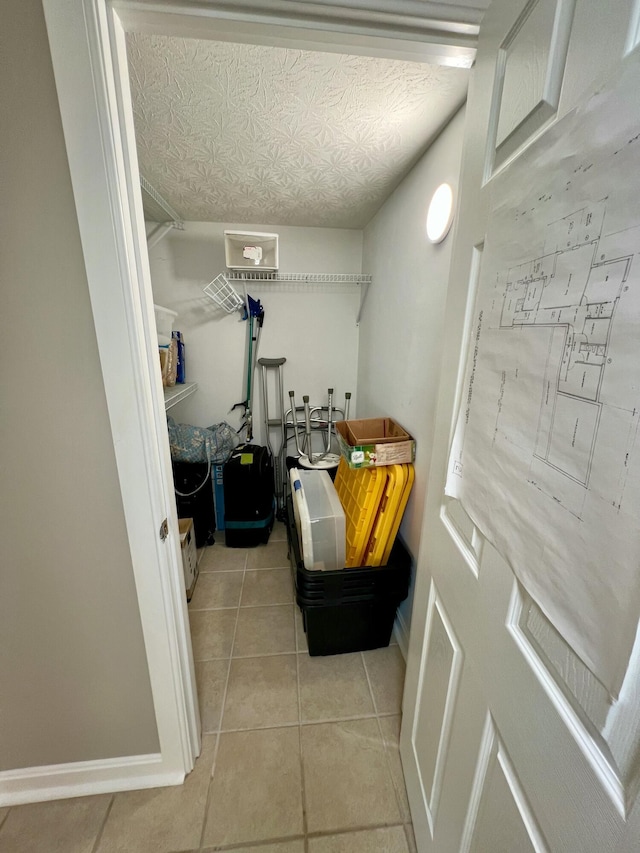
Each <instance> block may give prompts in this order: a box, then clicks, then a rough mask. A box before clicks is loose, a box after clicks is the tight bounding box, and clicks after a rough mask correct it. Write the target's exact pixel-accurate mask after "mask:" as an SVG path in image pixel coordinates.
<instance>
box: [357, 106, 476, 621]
mask: <svg viewBox="0 0 640 853" xmlns="http://www.w3.org/2000/svg"><path fill="white" fill-rule="evenodd" d="M463 125H464V110H461V111H460V112H458V114H457V115H456V116H455V117H454V118H453V120H452V121H451V122H450V123H449V125H448V126H447V127H446V128H445V130H444V131H443V132H442V134H441V135H440V136H439V137H438V139H437V140H436V141H435V143H434V144H433V145H432V146H431V147H430V148H429V150H428V151H427V153H426V154H425V155H424V157H423V158H422V159H421V160H420V162H419V163H418V164H417V165H416V166H415V167H414V168H413V170H412V171H411V172H410V173H409V174H408V175H407V177H406V178H405V179H404V181H403V182H402V183H401V184H400V186H398V188H397V189H396V191H395V192H394V193H393V194H392V195H391V196H390V198H389V199H388V200H387V202H386V203H385V204H384V206H383V207H382V208H381V209H380V211H379V212H378V214H377V215H376V216H375V217H374V219H373V220H372V221H371V222H370V223H369V225H368V226H367V227H366V229H365V232H364V247H363V272H365V273H371V274H372V276H373V284H372V286H371V293H370V294H369V296H368V297H367V302H366V304H365V308H364V311H363V315H362V323H361V328H360V348H359V353H358V364H359V368H358V416H359V417H381V416H385V417H386V416H390V417H393V418H395V419H396V420H397V421H399V423H400V424H402V426H404V427H405V428H406V429H408V430H409V432H410V433H411V434H412V435H413V436H414V438H415V439H416V466H415V467H416V479H415V484H414V487H413V492H412V495H411V497H410V499H409V504H408V506H407V510H406V512H405V515H404V519H403V522H402V526H401V528H400V534H401V536H402V538H403V539H404V541H405V543H406V545H407V547H408V548H409V550H410V551H411V553H412V554H413V555H414V556H417V554H418V546H419V543H420V528H421V521H422V513H423V509H424V502H425V490H426V485H427V479H428V474H429V465H430V463H431V447H432V442H433V435H434V427H435V423H434V417H435V406H436V402H437V389H438V377H439V371H440V352H441V346H442V322H443V317H444V306H445V297H446V288H447V280H448V275H449V263H450V259H451V248H452V243H453V241H452V239H451V235H450V236H449V237H448V238H447V239H445V240H444V241H443V242H442V243H440V244H439V245H432V244H430V243H429V242H428V240H427V238H426V232H425V222H426V217H427V209H428V206H429V201H430V199H431V196H432V195H433V192H434V190H435V189H436V188H437V187H438V186H439V185H440V184H441V183H442V182H443V181H448V182H449V183H450V184H451V185H452V186H453V187H454V189H455V188H457V185H458V175H459V170H460V160H461V154H462V135H463ZM411 601H412V593H410V595H409V599H408V600H407V601H406V602H405V603H404V604H403V605H402V607H401V611H400V612H401V615H402V618H403V619H404V621H405V623H406V624H407V626H408V625H409V622H410V614H411Z"/></svg>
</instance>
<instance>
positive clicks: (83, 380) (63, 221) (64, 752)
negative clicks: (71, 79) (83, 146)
mask: <svg viewBox="0 0 640 853" xmlns="http://www.w3.org/2000/svg"><path fill="white" fill-rule="evenodd" d="M0 41H1V44H0V58H1V63H2V65H1V68H2V71H1V77H0V79H2V99H1V104H2V107H1V113H2V114H1V115H0V128H2V131H1V134H0V136H1V139H2V156H1V158H0V163H1V166H0V169H1V174H0V186H1V187H2V205H1V206H0V245H1V246H2V249H1V252H0V283H1V284H0V286H1V288H2V293H1V301H0V311H1V316H2V332H3V337H4V345H3V347H2V359H1V370H0V406H1V408H0V478H1V479H0V509H1V511H0V542H1V545H0V649H1V654H0V770H7V769H11V768H23V767H31V766H38V765H46V764H58V763H64V762H72V761H81V760H90V759H100V758H107V757H116V756H121V755H134V754H140V753H148V752H156V751H158V736H157V730H156V724H155V716H154V710H153V702H152V696H151V689H150V684H149V675H148V668H147V662H146V655H145V650H144V644H143V638H142V630H141V625H140V616H139V612H138V607H137V602H136V593H135V588H134V581H133V571H132V565H131V557H130V554H129V547H128V542H127V536H126V530H125V524H124V516H123V509H122V500H121V497H120V492H119V487H118V481H117V474H116V467H115V458H114V451H113V445H112V441H111V434H110V429H109V422H108V418H107V409H106V403H105V396H104V390H103V386H102V378H101V373H100V365H99V361H98V352H97V346H96V338H95V332H94V326H93V320H92V315H91V309H90V305H89V295H88V290H87V280H86V275H85V270H84V265H83V259H82V253H81V248H80V240H79V235H78V226H77V219H76V215H75V208H74V203H73V197H72V193H71V185H70V179H69V171H68V165H67V159H66V153H65V148H64V140H63V136H62V128H61V124H60V115H59V110H58V103H57V98H56V92H55V87H54V80H53V73H52V68H51V61H50V58H49V48H48V42H47V38H46V32H45V26H44V18H43V13H42V8H41V5H40V2H39V1H38V0H4V3H3V5H2V24H1V27H0Z"/></svg>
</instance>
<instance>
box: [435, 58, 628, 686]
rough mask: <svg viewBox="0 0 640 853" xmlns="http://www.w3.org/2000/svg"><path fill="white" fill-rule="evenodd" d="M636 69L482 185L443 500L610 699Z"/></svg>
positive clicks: (617, 676)
mask: <svg viewBox="0 0 640 853" xmlns="http://www.w3.org/2000/svg"><path fill="white" fill-rule="evenodd" d="M638 91H640V69H639V66H638V64H637V63H636V64H634V65H633V66H632V67H627V68H626V70H625V71H624V73H623V74H622V76H621V77H620V78H619V79H617V80H616V81H615V83H614V84H612V85H608V86H607V87H606V88H603V89H602V90H601V91H600V92H599V93H597V94H596V95H594V96H593V97H592V98H591V99H590V101H589V102H588V103H587V105H586V106H585V107H584V108H582V109H580V110H579V111H577V112H575V113H571V114H569V115H568V116H567V117H565V118H564V119H562V120H561V121H560V122H558V124H557V125H556V126H555V127H554V128H553V129H552V130H551V131H549V132H548V133H547V134H546V135H545V137H544V139H543V144H536V143H534V144H533V145H532V146H531V147H530V149H529V150H528V151H527V152H525V153H524V154H523V155H522V156H521V157H520V158H519V159H518V160H517V161H516V162H515V163H514V164H513V165H512V166H509V167H507V168H506V169H505V170H504V171H503V173H502V174H500V175H498V176H497V177H496V178H495V179H494V183H495V187H494V195H493V198H495V199H499V200H500V204H499V205H495V206H494V209H493V210H492V214H491V216H490V222H489V227H488V231H487V237H486V241H485V250H484V257H483V259H482V269H481V274H480V279H479V284H478V296H477V301H476V308H475V316H474V325H473V328H472V332H471V336H470V337H471V344H470V353H469V358H468V365H467V373H466V380H465V386H464V390H463V395H462V397H463V399H462V403H461V408H460V412H459V415H458V420H457V427H456V431H455V437H454V441H453V446H452V451H451V458H450V461H449V471H448V478H447V484H446V493H447V494H448V495H450V496H452V497H455V498H458V499H459V500H460V501H461V502H462V504H463V506H464V508H465V510H466V511H467V513H468V514H469V515H470V516H471V518H472V519H473V521H474V523H475V524H476V525H477V526H478V527H479V529H480V530H481V531H482V532H483V534H484V535H485V536H487V538H488V539H489V540H490V541H491V542H492V543H493V545H494V546H495V547H496V548H497V550H498V551H499V552H500V553H501V554H502V556H503V557H505V558H506V559H507V561H508V562H509V564H510V565H511V567H512V569H513V571H514V573H515V574H516V576H517V577H518V579H519V580H520V581H521V583H522V584H523V586H524V587H525V589H526V590H527V591H528V593H529V594H530V595H531V596H532V597H533V599H534V600H535V601H536V602H537V604H538V605H539V606H540V607H541V609H542V610H543V611H544V613H545V614H546V615H547V617H548V618H549V619H550V621H551V622H552V623H553V625H554V626H555V627H556V629H557V630H558V631H559V632H560V634H561V635H562V636H563V637H564V638H565V640H567V642H568V643H569V644H570V645H571V646H572V648H573V649H574V651H575V652H576V653H577V654H578V655H579V657H580V658H581V659H582V660H583V661H584V662H585V663H586V664H587V666H588V667H589V668H590V669H591V670H592V672H593V673H594V674H595V675H596V676H597V677H598V678H599V680H600V681H601V682H602V683H603V684H604V685H605V686H606V687H607V688H608V689H609V691H610V692H611V693H612V694H613V695H617V693H618V691H619V688H620V686H621V681H622V678H623V676H624V672H625V669H626V666H627V663H628V660H629V656H630V653H631V649H632V646H633V642H634V639H635V634H636V629H637V625H638V615H639V612H640V429H639V419H640V133H639V130H640V99H639V98H638Z"/></svg>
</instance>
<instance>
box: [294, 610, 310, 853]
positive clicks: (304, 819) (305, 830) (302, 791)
mask: <svg viewBox="0 0 640 853" xmlns="http://www.w3.org/2000/svg"><path fill="white" fill-rule="evenodd" d="M293 631H294V637H295V645H296V686H297V689H298V748H299V750H300V798H301V801H302V831H303V833H304V842H303V844H304V853H309V839H308V832H309V827H308V824H307V796H306V788H305V784H304V761H303V759H302V698H301V696H300V657H299V655H298V651H297V649H298V631H297V628H296V613H295V604H294V610H293Z"/></svg>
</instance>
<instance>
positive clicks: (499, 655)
mask: <svg viewBox="0 0 640 853" xmlns="http://www.w3.org/2000/svg"><path fill="white" fill-rule="evenodd" d="M639 22H640V4H639V3H637V2H633V0H617V2H615V3H603V2H602V0H528V2H527V0H494V3H493V5H492V7H491V8H490V9H489V11H488V12H487V15H486V17H485V20H484V22H483V24H482V27H481V34H480V44H479V51H478V57H477V62H476V67H475V69H474V72H473V79H472V84H471V90H470V95H469V103H468V110H467V130H466V141H465V149H464V155H463V172H462V178H461V192H460V200H459V205H460V210H459V215H458V222H457V227H456V231H455V235H454V237H453V239H454V240H455V247H454V252H453V258H454V261H453V264H452V271H451V278H450V282H449V293H448V302H447V318H446V334H445V336H444V339H445V341H446V344H445V351H444V357H443V365H442V374H441V385H440V394H439V402H438V406H439V407H438V428H437V433H436V444H435V447H434V457H433V458H434V462H433V464H432V469H431V475H430V483H429V490H428V499H427V507H426V513H425V520H424V528H423V536H422V544H421V552H420V555H419V560H418V577H417V584H416V592H415V599H414V608H413V616H412V624H411V641H410V647H409V656H408V665H407V680H406V687H405V696H404V719H403V729H402V738H401V752H402V760H403V765H404V769H405V775H406V778H407V787H408V791H409V798H410V802H411V810H412V815H413V820H414V826H415V831H416V839H417V846H418V850H419V851H420V853H427V851H429V853H431V851H433V853H444V851H452V853H453V851H464V853H467V851H477V853H521V851H522V852H523V851H550V853H555V851H565V852H566V853H605V851H619V852H620V853H621V851H632V850H640V815H639V809H638V804H637V790H638V783H639V781H640V687H638V684H639V683H640V679H639V675H640V647H639V644H638V642H636V646H635V649H634V651H633V652H632V654H631V660H630V663H629V666H628V668H627V670H626V675H625V676H624V678H623V681H622V686H621V688H620V690H619V692H618V693H617V698H613V697H612V695H610V691H608V690H607V689H606V688H605V687H604V686H603V684H602V680H598V679H597V678H596V677H595V676H594V675H593V674H592V672H591V671H590V669H589V668H588V667H587V666H586V665H585V664H584V663H583V658H584V655H583V656H582V657H581V656H579V655H578V654H577V653H576V651H575V650H574V648H572V646H571V645H570V644H569V643H568V642H567V641H566V640H565V639H564V638H563V635H562V631H559V630H558V629H557V626H555V627H554V625H553V624H552V623H551V622H550V621H549V620H548V619H547V617H546V616H545V612H544V610H543V608H541V607H540V606H539V605H538V604H537V603H536V601H535V600H534V599H533V598H532V597H530V596H529V595H528V593H527V591H526V588H525V586H523V585H521V584H520V583H519V582H518V580H517V579H516V575H515V574H514V572H513V571H512V569H511V567H510V565H509V564H508V563H507V562H506V560H505V559H503V557H502V556H501V555H500V553H498V550H497V549H496V548H494V547H493V546H492V545H491V544H490V542H489V541H488V539H486V538H485V536H484V535H483V531H482V530H481V529H479V528H478V527H477V526H476V525H475V524H474V522H473V521H472V519H471V518H470V516H469V514H467V512H466V511H465V507H464V498H463V499H462V500H463V502H462V503H461V502H459V501H458V500H455V499H452V498H448V497H445V491H444V487H445V478H446V473H447V470H448V464H449V455H450V449H451V442H452V437H453V431H454V425H455V420H456V411H457V408H458V407H459V405H460V400H461V399H462V397H463V394H465V395H466V391H464V392H463V388H466V387H467V386H466V385H465V378H464V374H465V364H466V361H467V353H468V351H469V341H470V340H472V338H473V334H474V332H473V331H472V329H474V328H475V327H474V317H475V295H476V289H477V284H478V281H479V280H481V275H482V264H483V257H484V255H483V252H484V248H485V236H486V233H487V228H488V226H489V223H490V220H491V216H492V215H493V212H494V211H496V210H497V209H500V207H501V205H502V207H504V205H505V204H510V203H511V202H510V200H509V199H506V198H504V197H503V196H501V193H504V189H503V188H504V187H505V185H506V184H505V181H504V180H503V179H504V177H505V175H506V174H507V170H508V172H509V175H510V183H509V186H511V187H512V188H513V186H518V182H520V185H521V186H522V190H523V195H525V194H527V193H529V192H530V191H531V181H532V176H531V173H530V169H529V167H528V166H527V165H526V164H527V163H530V160H528V161H527V160H526V152H527V151H529V154H531V151H533V150H536V151H539V152H542V156H543V158H544V152H545V150H549V149H550V142H549V140H550V138H551V137H552V135H553V133H554V128H556V126H557V127H560V125H559V122H560V121H562V119H563V117H565V116H567V115H568V114H569V113H570V112H571V111H572V110H573V109H574V108H575V107H580V106H581V105H583V104H585V103H586V102H587V100H588V99H589V97H590V95H591V94H592V93H593V92H594V91H595V90H596V88H597V87H598V85H599V84H600V81H603V80H606V79H609V78H610V77H611V76H612V75H614V76H615V75H616V73H618V72H620V73H622V72H623V71H624V70H625V68H627V67H628V68H631V69H633V68H634V67H635V68H636V69H638V68H640V64H639V63H638V57H637V53H638V50H637V49H636V43H637V41H638V31H639V29H640V26H639ZM634 73H635V72H634ZM637 79H638V91H639V92H640V71H637ZM637 104H638V106H637V125H638V127H640V97H639V98H638V101H637ZM555 132H556V133H557V129H556V131H555ZM545 145H547V149H545ZM532 146H535V149H533V148H532ZM501 176H502V178H501ZM628 180H630V181H636V182H637V183H638V187H639V189H640V175H636V174H631V175H628ZM639 195H640V193H639ZM589 201H595V199H591V200H590V199H585V202H589ZM639 218H640V216H639ZM450 239H451V238H450ZM635 251H636V252H637V251H640V246H639V247H638V248H637V249H636V250H635ZM637 262H638V259H636V263H637ZM633 369H636V368H635V367H634V368H633ZM574 437H575V432H574ZM623 438H624V437H621V438H620V440H621V441H622V440H623ZM611 440H612V441H615V439H611ZM625 440H626V439H625ZM508 497H509V496H508V495H507V496H506V498H507V500H508ZM631 545H632V543H630V547H631ZM633 547H637V546H636V545H635V543H633ZM619 592H620V595H619V598H620V606H621V608H622V607H624V606H625V591H624V590H620V591H619ZM618 615H619V614H618V613H616V612H612V613H611V614H610V619H611V621H612V623H613V622H614V621H615V620H616V619H617V618H618Z"/></svg>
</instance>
